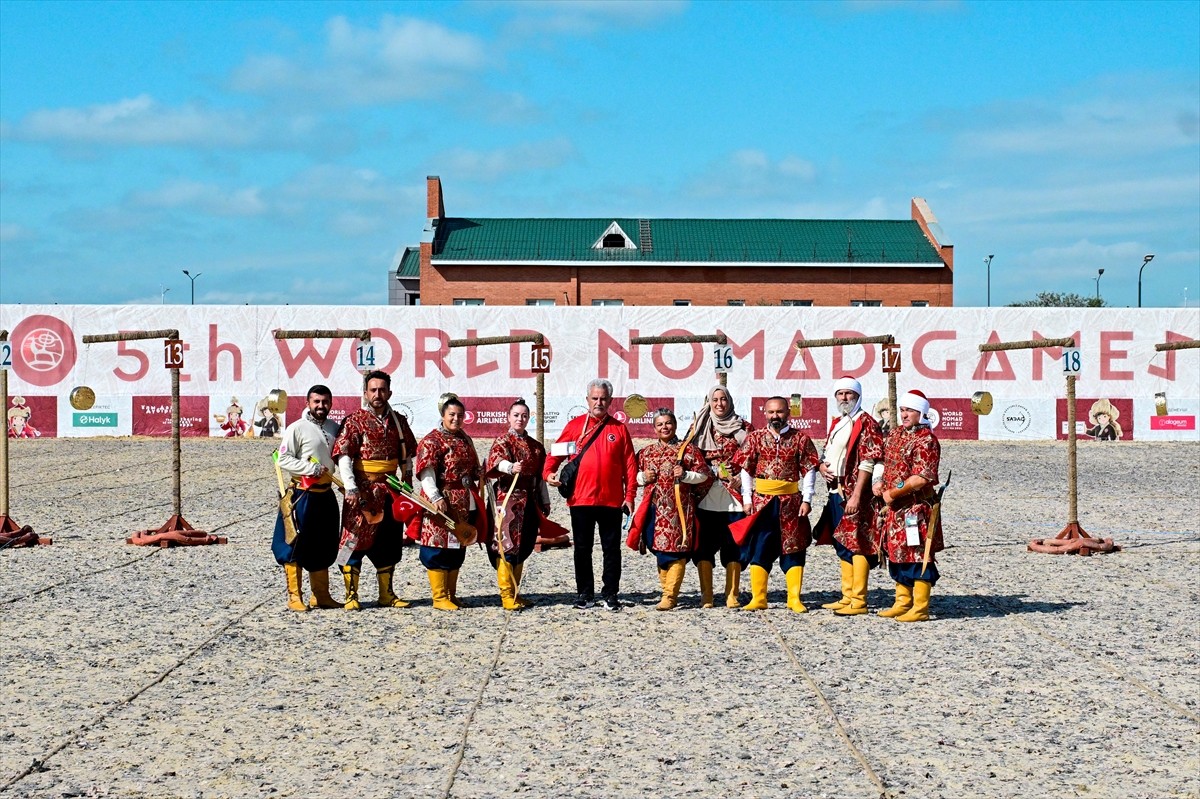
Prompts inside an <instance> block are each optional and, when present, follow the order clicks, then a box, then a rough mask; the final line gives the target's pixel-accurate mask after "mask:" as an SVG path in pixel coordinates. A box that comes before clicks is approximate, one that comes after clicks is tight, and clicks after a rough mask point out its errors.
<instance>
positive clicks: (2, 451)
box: [0, 330, 54, 549]
mask: <svg viewBox="0 0 1200 799" xmlns="http://www.w3.org/2000/svg"><path fill="white" fill-rule="evenodd" d="M8 343H9V342H8V331H7V330H0V349H3V350H4V354H5V356H11V350H10V349H9V347H8ZM0 408H3V409H4V412H5V413H7V412H8V367H7V366H5V367H0ZM0 477H3V478H4V485H3V487H0V549H8V548H9V547H36V546H48V545H50V544H52V543H54V540H53V539H51V538H45V537H43V536H39V535H38V534H37V533H35V532H34V531H33V528H32V527H30V526H29V525H28V524H17V523H16V521H15V520H14V519H13V518H12V517H11V516H9V515H8V485H9V483H8V418H7V417H5V427H4V432H3V433H0Z"/></svg>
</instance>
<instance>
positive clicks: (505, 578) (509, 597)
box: [496, 558, 521, 610]
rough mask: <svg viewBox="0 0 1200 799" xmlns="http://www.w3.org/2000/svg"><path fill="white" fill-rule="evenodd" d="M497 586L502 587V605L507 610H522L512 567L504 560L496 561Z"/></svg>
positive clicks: (498, 559)
mask: <svg viewBox="0 0 1200 799" xmlns="http://www.w3.org/2000/svg"><path fill="white" fill-rule="evenodd" d="M496 585H497V586H499V587H500V604H501V605H503V606H504V609H505V610H520V609H521V608H520V607H518V606H517V600H516V590H515V588H516V581H515V580H514V579H513V572H512V565H511V564H510V563H509V562H508V561H507V560H505V559H504V558H497V559H496Z"/></svg>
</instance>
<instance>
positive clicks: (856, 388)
mask: <svg viewBox="0 0 1200 799" xmlns="http://www.w3.org/2000/svg"><path fill="white" fill-rule="evenodd" d="M847 389H848V390H850V391H853V392H854V393H855V395H856V397H855V400H854V407H853V408H851V409H850V413H847V414H840V415H839V417H838V420H837V422H835V423H834V425H833V429H832V430H830V431H829V435H828V438H833V434H834V433H835V432H837V431H838V430H839V429H841V427H842V426H843V425H848V424H850V423H851V422H852V421H853V420H854V418H855V417H856V416H858V413H859V411H861V410H862V384H861V383H859V382H858V381H857V380H855V379H854V378H853V377H842V378H838V381H837V382H836V383H834V384H833V401H834V403H835V404H834V407H835V408H836V407H837V405H836V403H837V393H838V392H839V391H845V390H847Z"/></svg>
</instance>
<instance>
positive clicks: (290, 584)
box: [283, 563, 308, 613]
mask: <svg viewBox="0 0 1200 799" xmlns="http://www.w3.org/2000/svg"><path fill="white" fill-rule="evenodd" d="M283 575H284V576H285V577H287V589H288V610H292V611H295V612H296V613H303V612H304V611H306V610H308V605H305V604H304V598H303V597H302V596H300V590H301V588H300V566H299V565H298V564H295V563H285V564H283Z"/></svg>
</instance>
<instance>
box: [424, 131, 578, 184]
mask: <svg viewBox="0 0 1200 799" xmlns="http://www.w3.org/2000/svg"><path fill="white" fill-rule="evenodd" d="M576 155H577V154H576V150H575V145H573V144H572V143H571V142H570V140H568V139H565V138H557V139H549V140H547V141H540V142H525V143H522V144H517V145H514V146H512V147H500V148H497V149H495V150H468V149H461V148H460V149H453V150H449V151H447V152H445V153H443V154H442V155H440V156H437V157H436V158H435V159H434V162H435V163H437V164H438V165H439V168H441V169H443V170H444V172H443V173H444V174H446V173H449V174H454V175H456V176H458V177H461V178H463V179H466V180H480V181H492V180H499V179H500V178H502V177H504V176H505V175H508V174H511V173H515V172H530V171H533V170H537V169H555V168H557V167H560V166H562V165H563V164H565V163H567V162H568V161H571V160H573V159H574V158H575V157H576Z"/></svg>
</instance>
